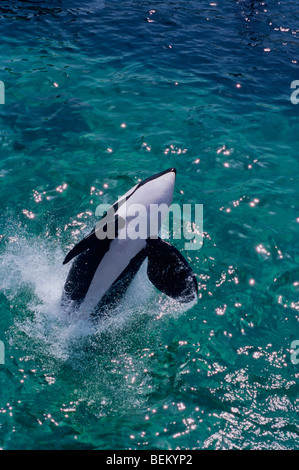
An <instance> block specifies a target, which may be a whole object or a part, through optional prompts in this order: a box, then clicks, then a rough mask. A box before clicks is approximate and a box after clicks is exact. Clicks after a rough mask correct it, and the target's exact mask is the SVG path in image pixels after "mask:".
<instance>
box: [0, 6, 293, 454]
mask: <svg viewBox="0 0 299 470" xmlns="http://www.w3.org/2000/svg"><path fill="white" fill-rule="evenodd" d="M0 25H1V42H0V80H1V81H2V82H3V84H4V87H5V96H3V93H2V96H1V99H2V101H3V99H4V98H5V104H1V105H0V341H2V346H3V347H4V350H5V358H3V357H2V362H5V363H4V364H0V387H1V388H0V448H2V449H5V450H9V449H163V450H164V449H298V448H299V425H298V410H299V403H298V396H299V389H298V374H299V363H298V359H299V355H298V354H297V355H296V353H295V352H294V350H293V349H292V347H291V344H292V343H293V342H294V341H298V340H299V324H298V319H299V318H298V310H299V264H298V263H299V244H298V232H299V154H298V148H299V119H298V116H299V114H298V113H299V105H296V100H295V102H294V103H292V101H291V94H292V93H293V92H294V89H292V88H291V84H292V82H293V81H294V80H299V70H298V60H299V57H298V51H299V47H298V46H299V39H298V36H299V30H298V25H299V9H298V2H296V1H291V0H286V1H277V0H269V1H264V2H259V1H249V0H248V1H245V0H244V1H242V0H229V1H226V2H224V1H221V2H220V1H219V0H216V1H215V2H211V1H205V0H160V1H158V0H152V1H147V0H124V1H121V2H120V1H119V0H118V1H116V0H109V1H108V0H90V1H87V0H82V1H79V0H72V1H70V0H64V1H62V0H61V1H59V0H53V1H47V2H46V1H27V0H26V1H25V0H24V1H21V0H20V1H16V0H9V1H8V0H4V1H1V5H0ZM2 92H3V88H2ZM298 98H299V96H298ZM293 101H294V100H293ZM297 101H298V100H297ZM169 167H175V168H176V169H177V179H176V187H175V194H174V202H175V203H178V204H203V213H204V217H203V219H204V220H203V224H204V225H203V229H204V238H203V247H202V248H201V249H200V250H185V249H184V240H173V241H172V243H173V244H174V245H175V246H176V247H177V248H178V249H179V250H181V252H182V253H183V254H184V256H185V257H186V259H188V261H189V263H190V265H191V266H192V268H193V270H194V272H195V273H196V277H197V280H198V284H199V299H198V302H197V303H196V304H195V305H191V306H190V305H189V306H181V305H180V304H178V303H177V302H175V301H173V300H171V299H169V298H167V297H166V296H165V295H163V294H161V293H160V292H158V291H157V290H156V289H155V288H154V287H153V286H152V285H151V284H150V282H149V281H148V279H147V277H146V272H145V267H144V266H143V267H142V268H141V271H140V272H139V273H138V275H137V277H136V279H135V280H134V282H133V283H132V285H131V286H130V289H129V291H128V292H127V294H126V296H125V298H124V299H123V300H122V301H121V303H120V304H119V305H118V306H117V308H116V309H115V310H114V311H113V313H112V314H111V316H109V317H107V318H105V319H104V320H103V321H100V322H99V323H98V324H91V323H90V322H89V321H88V320H82V319H81V320H78V319H77V320H75V319H74V318H72V317H68V316H67V315H66V314H65V312H63V311H62V309H61V307H60V296H61V292H62V288H63V285H64V281H65V279H66V276H67V273H68V270H69V266H68V265H66V266H62V261H63V259H64V256H65V255H66V253H67V252H68V250H69V249H70V248H71V247H72V246H73V245H74V244H75V243H76V242H78V241H79V240H81V239H82V238H83V236H84V235H85V234H86V233H88V232H89V230H90V229H91V228H92V227H93V226H94V224H95V222H96V220H97V219H96V217H95V209H96V207H97V205H98V204H101V203H113V202H114V201H115V200H116V199H117V197H118V196H120V195H122V194H123V193H125V192H126V191H128V190H129V189H130V188H131V187H132V186H133V185H135V184H136V183H137V182H138V181H139V180H140V179H143V178H146V177H148V176H151V175H152V174H154V173H156V172H160V171H163V170H165V169H166V168H169ZM0 362H1V358H0Z"/></svg>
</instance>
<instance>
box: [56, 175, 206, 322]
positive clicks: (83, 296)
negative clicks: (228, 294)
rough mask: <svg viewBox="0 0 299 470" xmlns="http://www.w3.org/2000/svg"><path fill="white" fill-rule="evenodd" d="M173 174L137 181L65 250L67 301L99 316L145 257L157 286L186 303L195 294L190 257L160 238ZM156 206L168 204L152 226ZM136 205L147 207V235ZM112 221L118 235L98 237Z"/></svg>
mask: <svg viewBox="0 0 299 470" xmlns="http://www.w3.org/2000/svg"><path fill="white" fill-rule="evenodd" d="M175 176H176V170H175V169H174V168H171V169H168V170H166V171H163V172H161V173H158V174H156V175H153V176H151V177H150V178H147V179H145V180H144V181H142V182H141V183H139V184H137V185H136V186H134V187H133V188H132V189H131V190H130V191H128V192H127V193H126V194H125V195H124V196H122V197H121V198H120V199H119V200H118V201H117V202H116V203H115V204H114V205H113V206H112V209H113V210H112V212H111V213H110V214H109V212H108V214H106V215H104V217H103V218H102V223H100V224H99V225H98V224H97V226H96V227H95V229H93V231H92V232H91V233H90V234H89V235H87V237H85V238H84V239H83V240H81V241H80V242H79V243H78V244H77V245H76V246H75V247H74V248H73V249H72V250H71V251H70V252H69V253H68V254H67V256H66V258H65V260H64V262H63V264H66V263H68V262H69V261H71V260H72V259H74V261H73V264H72V266H71V269H70V271H69V274H68V277H67V280H66V283H65V286H64V292H63V297H62V299H63V303H65V302H71V304H73V305H74V307H75V308H77V307H79V308H80V310H81V309H82V311H83V312H85V313H86V312H89V314H90V315H92V316H94V315H100V314H101V310H102V309H103V308H104V307H107V305H108V306H111V304H113V305H114V304H115V303H116V302H117V301H118V300H120V298H121V297H122V295H123V294H124V293H125V292H126V290H127V288H128V286H129V284H130V283H131V281H132V279H133V278H134V276H135V274H136V273H137V272H138V270H139V268H140V267H141V265H142V263H143V261H144V260H145V259H146V258H148V267H147V275H148V277H149V279H150V281H151V282H152V283H153V284H154V286H155V287H156V288H157V289H158V290H160V291H161V292H163V293H165V294H166V295H168V296H170V297H172V298H175V299H179V300H180V301H182V302H190V301H192V300H195V299H196V298H197V282H196V278H195V275H194V273H193V271H192V269H191V268H190V266H189V265H188V263H187V261H186V260H185V258H184V257H183V256H182V254H181V253H180V252H179V251H178V250H177V249H176V248H174V247H173V246H172V245H170V244H169V243H167V242H165V241H163V240H162V239H161V238H159V237H158V233H159V230H160V228H161V223H162V220H163V218H164V217H165V216H166V214H167V212H168V208H169V206H170V205H171V203H172V198H173V190H174V184H175ZM152 205H158V206H160V208H161V207H162V206H161V205H163V208H164V209H162V210H161V217H160V219H159V223H158V224H156V225H155V224H154V227H153V224H152V223H150V207H152ZM136 207H137V209H139V208H140V207H141V208H143V212H142V211H141V212H142V215H143V219H142V217H141V218H140V217H139V219H138V222H139V225H143V226H144V227H146V231H145V233H143V236H141V235H140V232H139V236H138V237H137V238H136V225H135V224H134V218H135V219H136ZM108 216H109V217H108ZM100 222H101V221H100ZM109 226H110V227H111V226H112V227H113V229H114V234H115V236H114V237H113V238H110V237H108V236H107V237H105V238H103V237H99V230H102V231H104V232H105V231H106V232H107V233H108V231H109V230H108V229H109ZM139 229H140V227H139ZM100 238H102V239H100Z"/></svg>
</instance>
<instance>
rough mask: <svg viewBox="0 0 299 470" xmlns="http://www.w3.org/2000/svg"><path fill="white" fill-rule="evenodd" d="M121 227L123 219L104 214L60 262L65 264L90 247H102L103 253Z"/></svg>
mask: <svg viewBox="0 0 299 470" xmlns="http://www.w3.org/2000/svg"><path fill="white" fill-rule="evenodd" d="M113 214H114V213H113ZM108 217H109V218H108ZM122 227H123V221H122V220H121V219H120V218H119V217H118V216H116V217H114V216H113V215H111V214H110V215H108V216H107V214H105V215H104V216H103V217H102V219H101V220H100V221H99V222H98V223H97V225H96V228H95V229H93V230H92V231H91V232H90V233H89V234H88V235H87V236H86V237H85V238H83V240H81V241H80V242H79V243H77V245H75V246H74V248H72V249H71V251H69V252H68V254H67V255H66V257H65V259H64V261H63V263H62V264H67V263H68V262H69V261H71V260H72V259H73V258H75V257H76V256H78V255H80V254H81V253H83V252H84V251H86V250H88V249H90V248H102V251H103V254H104V253H105V252H106V251H107V249H108V248H109V244H110V241H111V240H112V239H113V238H115V237H116V236H117V234H118V230H119V229H120V228H122ZM109 235H110V236H109Z"/></svg>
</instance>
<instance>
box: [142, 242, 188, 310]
mask: <svg viewBox="0 0 299 470" xmlns="http://www.w3.org/2000/svg"><path fill="white" fill-rule="evenodd" d="M147 251H148V268H147V274H148V277H149V279H150V281H151V282H152V283H153V284H154V286H155V287H156V288H157V289H158V290H160V291H161V292H163V293H164V294H166V295H169V296H170V297H173V298H175V299H179V300H181V301H182V302H190V301H192V300H195V299H196V298H197V281H196V278H195V275H194V273H193V271H192V269H191V268H190V266H189V264H188V263H187V261H186V260H185V258H184V257H183V255H182V254H181V253H180V252H179V251H178V250H177V249H176V248H174V247H173V246H172V245H170V244H169V243H167V242H165V241H163V240H161V238H157V239H148V240H147Z"/></svg>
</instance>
